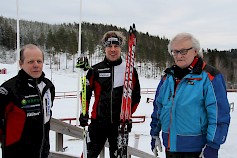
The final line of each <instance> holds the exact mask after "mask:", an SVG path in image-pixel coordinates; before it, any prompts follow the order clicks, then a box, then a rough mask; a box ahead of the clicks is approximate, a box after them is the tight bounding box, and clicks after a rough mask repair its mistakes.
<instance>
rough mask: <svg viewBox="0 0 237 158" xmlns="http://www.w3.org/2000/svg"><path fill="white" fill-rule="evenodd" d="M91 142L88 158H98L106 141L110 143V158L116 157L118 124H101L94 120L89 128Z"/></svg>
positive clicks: (89, 143) (88, 147)
mask: <svg viewBox="0 0 237 158" xmlns="http://www.w3.org/2000/svg"><path fill="white" fill-rule="evenodd" d="M88 132H89V137H90V142H88V146H87V149H88V158H97V157H98V155H99V154H100V152H101V150H102V149H103V147H104V145H105V142H106V140H107V139H108V142H109V151H110V158H116V156H115V155H114V153H115V151H116V150H117V149H118V147H117V137H118V124H113V123H108V122H99V121H97V120H92V121H91V123H90V125H89V127H88Z"/></svg>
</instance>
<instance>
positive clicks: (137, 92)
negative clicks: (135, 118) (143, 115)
mask: <svg viewBox="0 0 237 158" xmlns="http://www.w3.org/2000/svg"><path fill="white" fill-rule="evenodd" d="M133 72H134V73H133V74H134V75H133V84H134V86H133V91H132V106H131V113H132V114H133V113H134V112H135V111H136V109H137V107H138V104H139V102H140V100H141V88H140V82H139V78H138V74H137V71H136V69H135V68H134V70H133Z"/></svg>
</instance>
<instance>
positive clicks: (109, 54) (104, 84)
mask: <svg viewBox="0 0 237 158" xmlns="http://www.w3.org/2000/svg"><path fill="white" fill-rule="evenodd" d="M102 43H103V45H104V47H105V58H104V60H103V61H102V62H100V63H97V64H95V65H94V66H92V68H91V69H89V71H88V73H87V76H86V78H87V88H86V100H87V108H86V109H87V114H86V115H82V114H81V115H80V119H79V120H80V125H81V126H86V125H87V121H88V117H89V114H88V109H89V103H90V99H91V96H92V92H93V91H94V96H95V101H94V104H93V107H92V112H91V123H90V125H89V127H88V131H89V139H90V141H89V142H88V158H97V156H98V155H99V154H100V151H101V150H102V149H103V147H104V144H105V142H106V140H107V139H108V142H109V149H110V157H111V158H116V156H115V151H116V150H117V137H118V126H119V124H120V111H121V104H122V95H123V85H124V73H125V69H126V63H125V62H124V61H123V60H122V58H121V47H122V46H123V45H124V43H125V37H124V36H123V34H122V33H121V32H118V31H109V32H107V33H105V34H104V36H103V38H102ZM132 82H133V84H132V85H133V89H132V104H131V113H134V112H135V110H136V109H137V106H138V104H139V102H140V98H141V96H140V83H139V79H138V74H137V71H136V69H135V68H134V71H133V79H132ZM130 128H131V124H130ZM128 130H131V129H128Z"/></svg>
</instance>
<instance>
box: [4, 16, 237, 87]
mask: <svg viewBox="0 0 237 158" xmlns="http://www.w3.org/2000/svg"><path fill="white" fill-rule="evenodd" d="M128 28H129V26H128ZM128 28H120V27H117V26H113V25H104V24H95V23H87V22H83V23H82V29H81V30H82V38H81V47H82V48H81V50H82V52H86V53H87V54H88V56H89V57H90V56H91V55H92V54H94V52H95V50H96V51H97V52H98V51H99V52H101V54H102V53H103V49H102V47H101V42H100V40H101V38H102V36H103V34H104V33H105V32H107V31H109V30H119V31H122V32H123V33H124V34H125V35H127V34H128V32H127V29H128ZM78 30H79V29H78V23H67V24H66V23H64V24H59V25H52V24H47V23H42V22H36V21H25V20H20V45H21V46H23V45H25V44H27V43H34V44H37V45H39V46H41V47H42V48H43V49H44V50H45V52H46V53H49V54H52V56H55V55H57V54H58V53H62V52H64V53H67V54H68V56H69V57H70V56H71V57H70V58H72V57H73V56H74V55H75V54H77V50H78ZM168 42H169V40H168V39H167V38H166V37H159V36H152V35H149V33H148V32H146V33H142V32H138V33H137V46H136V62H137V63H138V64H137V65H138V66H139V68H141V69H146V68H147V69H150V70H152V71H153V73H152V74H151V76H150V75H149V76H150V77H155V76H157V75H160V73H161V72H162V71H163V70H164V69H165V68H166V67H167V66H169V65H171V64H172V63H173V60H172V57H171V56H170V55H169V53H168V51H167V45H168ZM15 49H16V20H15V19H11V18H5V17H2V16H0V58H2V60H4V58H5V56H6V51H8V50H15ZM122 50H123V52H126V51H127V46H125V47H124V48H123V49H122ZM203 52H204V54H205V55H204V59H205V61H207V62H208V63H209V64H211V65H213V66H215V67H217V68H218V69H219V70H220V71H221V72H222V73H223V74H224V75H225V78H226V80H227V83H228V87H229V88H230V87H231V86H232V87H236V84H237V73H235V72H236V68H237V65H236V58H237V49H230V50H227V51H218V50H216V49H215V50H203ZM146 63H147V64H146ZM148 63H150V64H148ZM147 65H149V66H147Z"/></svg>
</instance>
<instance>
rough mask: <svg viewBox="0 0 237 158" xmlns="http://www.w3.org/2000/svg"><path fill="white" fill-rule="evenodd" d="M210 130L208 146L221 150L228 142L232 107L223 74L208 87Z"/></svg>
mask: <svg viewBox="0 0 237 158" xmlns="http://www.w3.org/2000/svg"><path fill="white" fill-rule="evenodd" d="M205 106H206V110H207V119H208V128H207V145H208V146H211V147H212V148H215V149H219V147H220V145H221V144H223V143H224V142H225V141H226V137H227V133H228V128H229V124H230V107H229V102H228V99H227V92H226V86H225V82H224V78H223V75H222V74H217V75H216V76H215V77H214V78H213V79H212V80H211V84H209V86H208V91H207V94H206V99H205Z"/></svg>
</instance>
